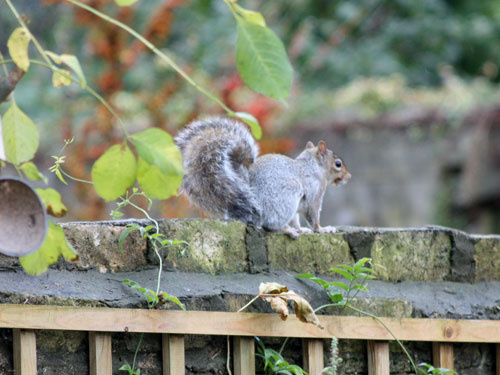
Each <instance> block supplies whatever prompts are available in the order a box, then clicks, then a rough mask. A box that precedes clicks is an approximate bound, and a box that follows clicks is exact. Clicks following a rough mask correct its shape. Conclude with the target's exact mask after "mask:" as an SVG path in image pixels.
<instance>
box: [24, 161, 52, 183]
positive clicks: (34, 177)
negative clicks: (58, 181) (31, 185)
mask: <svg viewBox="0 0 500 375" xmlns="http://www.w3.org/2000/svg"><path fill="white" fill-rule="evenodd" d="M19 168H20V169H21V171H23V173H24V175H25V176H26V177H27V178H28V179H30V180H31V181H40V180H42V181H43V182H45V184H48V183H49V181H48V179H47V177H45V176H44V175H43V174H41V173H40V171H39V170H38V168H37V167H36V165H35V164H34V163H33V162H31V161H28V162H26V163H23V164H21V166H20V167H19Z"/></svg>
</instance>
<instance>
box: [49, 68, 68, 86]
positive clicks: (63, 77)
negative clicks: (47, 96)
mask: <svg viewBox="0 0 500 375" xmlns="http://www.w3.org/2000/svg"><path fill="white" fill-rule="evenodd" d="M52 85H53V86H54V87H56V88H57V87H61V86H69V85H71V73H70V72H69V70H66V69H59V70H57V71H55V72H54V73H53V74H52Z"/></svg>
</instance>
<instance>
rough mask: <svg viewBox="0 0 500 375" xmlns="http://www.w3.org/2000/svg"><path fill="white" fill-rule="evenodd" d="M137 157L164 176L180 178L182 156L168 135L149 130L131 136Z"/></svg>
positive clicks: (163, 131)
mask: <svg viewBox="0 0 500 375" xmlns="http://www.w3.org/2000/svg"><path fill="white" fill-rule="evenodd" d="M132 139H133V140H134V144H135V147H136V149H137V153H138V154H139V156H140V157H141V158H142V159H144V161H146V162H147V163H148V164H150V165H156V166H157V167H159V168H160V170H161V172H162V173H163V174H164V175H166V176H182V175H183V169H182V154H181V152H180V150H179V148H178V147H177V146H176V145H175V143H174V140H173V138H172V136H171V135H170V134H168V133H167V132H166V131H165V130H162V129H160V128H150V129H146V130H144V131H141V132H139V133H136V134H134V135H132Z"/></svg>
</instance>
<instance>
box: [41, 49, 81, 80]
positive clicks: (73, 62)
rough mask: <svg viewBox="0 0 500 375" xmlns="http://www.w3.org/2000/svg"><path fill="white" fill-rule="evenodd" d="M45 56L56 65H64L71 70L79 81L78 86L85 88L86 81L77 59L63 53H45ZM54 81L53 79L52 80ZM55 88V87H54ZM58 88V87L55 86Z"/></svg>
mask: <svg viewBox="0 0 500 375" xmlns="http://www.w3.org/2000/svg"><path fill="white" fill-rule="evenodd" d="M46 53H47V55H49V57H50V58H51V59H52V61H54V62H55V63H56V64H65V65H67V66H69V67H70V68H71V70H73V71H74V72H75V74H76V76H77V77H78V79H79V80H80V85H81V86H82V88H85V87H87V80H86V79H85V75H84V74H83V70H82V67H81V65H80V62H79V61H78V58H77V57H76V56H75V55H68V54H66V53H63V54H62V55H58V54H56V53H54V52H50V51H46ZM53 80H54V78H53ZM54 86H55V85H54ZM55 87H58V86H55Z"/></svg>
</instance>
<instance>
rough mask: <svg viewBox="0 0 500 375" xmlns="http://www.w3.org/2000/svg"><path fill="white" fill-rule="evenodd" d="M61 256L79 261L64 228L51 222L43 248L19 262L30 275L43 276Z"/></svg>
mask: <svg viewBox="0 0 500 375" xmlns="http://www.w3.org/2000/svg"><path fill="white" fill-rule="evenodd" d="M60 255H62V256H63V257H64V259H66V260H69V261H75V260H76V259H78V255H77V254H76V252H75V250H74V249H73V247H72V246H71V245H70V243H69V242H68V241H67V240H66V236H65V235H64V232H63V230H62V228H61V227H59V226H57V225H56V224H54V223H53V222H52V221H49V229H48V231H47V237H46V238H45V241H44V242H43V244H42V246H41V247H40V248H39V249H38V250H37V251H35V252H34V253H33V254H30V255H26V256H23V257H20V258H19V261H20V263H21V266H23V268H24V270H25V271H26V272H27V273H29V274H30V275H41V274H42V273H44V272H45V271H47V268H48V267H49V266H50V265H51V264H53V263H55V262H56V261H57V259H58V258H59V256H60Z"/></svg>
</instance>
